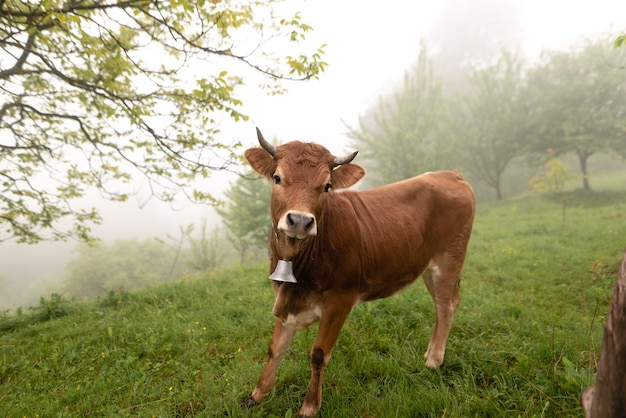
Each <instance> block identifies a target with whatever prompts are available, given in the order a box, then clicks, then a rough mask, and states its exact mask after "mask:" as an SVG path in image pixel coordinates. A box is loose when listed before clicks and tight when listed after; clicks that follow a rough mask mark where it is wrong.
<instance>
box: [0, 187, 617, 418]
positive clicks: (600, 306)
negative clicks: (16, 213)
mask: <svg viewBox="0 0 626 418" xmlns="http://www.w3.org/2000/svg"><path fill="white" fill-rule="evenodd" d="M582 197H583V195H582V194H581V195H580V196H578V195H573V196H572V197H571V199H572V201H574V203H575V204H574V205H573V206H572V208H571V211H570V214H569V216H570V219H571V221H572V222H571V223H570V224H569V225H563V224H562V223H561V222H560V219H559V217H558V216H553V215H552V214H553V213H554V208H555V207H558V203H555V202H553V201H551V200H549V199H542V198H540V197H537V196H533V197H529V198H525V199H515V200H510V201H500V202H496V203H495V204H490V205H479V206H478V207H477V216H476V222H475V229H474V234H473V236H472V240H471V241H470V248H469V252H468V259H467V262H466V267H465V270H464V274H463V279H462V302H461V305H460V307H459V310H458V312H457V315H456V318H455V322H454V324H453V327H452V331H451V334H450V338H449V340H448V348H447V353H446V362H445V364H444V366H443V367H442V369H441V370H440V371H438V372H432V371H431V370H427V369H426V368H425V367H424V366H423V365H422V363H423V357H422V354H423V352H424V351H425V350H426V345H427V342H428V339H429V337H430V333H431V330H432V321H433V314H434V312H433V305H432V300H431V299H430V296H429V294H428V292H427V291H426V289H425V288H424V286H423V285H422V284H421V283H419V282H418V283H416V284H415V285H413V286H410V287H409V288H407V289H406V290H405V291H404V292H402V293H401V294H399V295H396V296H394V297H391V298H388V299H384V300H380V301H376V302H369V303H366V304H363V305H360V306H357V307H356V308H355V310H354V312H353V313H352V314H351V316H350V318H349V319H348V321H347V323H346V325H345V326H344V328H343V330H342V332H341V334H340V337H339V340H338V342H337V344H336V347H335V349H334V351H333V357H332V360H331V362H330V365H329V368H328V370H327V373H326V376H325V381H324V403H323V405H322V411H321V413H322V414H323V415H324V416H329V417H346V418H350V417H372V416H375V417H380V418H391V417H394V418H395V417H414V416H424V417H426V416H429V417H430V416H432V417H435V416H436V417H440V416H454V417H457V416H459V417H460V416H468V417H475V416H480V417H483V416H491V417H504V416H507V417H508V416H522V417H531V416H538V417H539V416H546V417H557V416H582V409H581V407H580V404H579V401H578V396H579V394H580V392H581V391H582V389H583V388H586V387H588V386H590V384H591V383H592V382H593V380H594V376H595V372H596V365H595V361H596V360H597V356H598V353H599V348H600V347H599V345H600V342H601V338H602V329H603V326H604V321H605V314H606V312H607V310H608V305H609V300H610V293H611V290H612V288H613V286H614V283H615V277H616V274H617V267H618V263H619V260H620V259H621V257H622V255H623V248H624V241H623V231H624V230H625V229H626V216H624V215H626V204H625V202H624V200H623V190H621V189H620V190H617V189H616V191H615V192H614V193H612V194H601V193H599V192H594V195H593V197H592V198H589V196H587V200H584V199H581V200H579V199H580V198H582ZM511 219H515V222H511ZM266 271H267V266H266V265H265V263H264V264H263V265H259V266H252V267H248V268H243V269H242V268H239V269H235V270H224V271H219V272H214V273H212V274H209V275H201V276H195V277H194V276H192V277H190V278H187V279H185V280H181V281H176V282H169V283H165V284H161V285H159V286H155V287H152V288H149V289H146V290H142V291H137V292H122V293H119V292H110V293H109V294H108V295H107V296H105V297H103V299H101V300H98V301H92V302H89V303H77V304H76V309H75V310H74V311H73V312H70V313H69V314H68V315H66V316H64V317H60V318H56V319H53V320H49V321H46V322H40V323H36V324H33V323H29V324H24V325H23V326H19V327H15V328H13V329H12V330H10V331H6V330H5V331H1V332H0V356H1V357H2V359H3V361H2V362H1V363H0V399H1V401H2V407H3V410H4V411H5V415H6V416H7V417H23V416H35V415H39V416H66V415H68V411H71V414H72V415H77V416H78V415H80V416H86V415H89V416H129V415H130V416H181V417H182V416H215V415H219V416H227V417H248V418H250V417H259V418H260V417H277V416H293V414H294V413H295V411H297V410H298V408H299V407H300V403H301V402H302V396H303V394H304V392H305V389H306V385H307V384H308V380H309V379H308V378H309V373H310V363H309V357H308V354H309V350H310V347H311V345H312V343H313V341H314V339H315V334H316V332H315V328H312V329H311V330H310V331H309V332H302V333H298V334H297V335H296V337H295V338H294V343H293V346H292V348H291V350H290V351H289V352H288V353H287V355H286V356H285V359H284V360H283V362H282V364H281V367H280V369H279V371H278V376H277V383H276V386H275V387H274V389H273V390H272V392H271V394H270V396H269V397H268V400H266V401H264V402H263V403H262V404H260V405H258V406H256V407H254V408H252V409H250V410H245V409H242V408H241V406H240V405H241V401H242V400H243V399H244V398H245V397H246V396H248V395H249V394H250V391H251V390H252V389H253V387H254V385H255V384H256V380H257V379H258V376H259V374H260V372H261V370H262V368H263V363H264V361H265V358H266V356H267V343H268V341H269V337H270V334H271V332H272V327H273V319H272V315H271V309H272V308H271V307H272V303H273V294H272V290H271V285H270V283H269V281H268V280H267V279H266ZM564 295H566V297H564ZM555 300H558V301H559V303H555ZM5 319H6V318H0V321H4V320H5Z"/></svg>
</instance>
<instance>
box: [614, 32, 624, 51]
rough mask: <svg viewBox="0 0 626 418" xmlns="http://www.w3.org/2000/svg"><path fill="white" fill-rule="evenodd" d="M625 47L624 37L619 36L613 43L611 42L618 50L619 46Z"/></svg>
mask: <svg viewBox="0 0 626 418" xmlns="http://www.w3.org/2000/svg"><path fill="white" fill-rule="evenodd" d="M623 45H626V35H620V36H618V37H617V38H615V42H613V47H615V48H619V47H620V46H623Z"/></svg>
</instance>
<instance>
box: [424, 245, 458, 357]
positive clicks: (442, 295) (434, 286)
mask: <svg viewBox="0 0 626 418" xmlns="http://www.w3.org/2000/svg"><path fill="white" fill-rule="evenodd" d="M437 261H438V262H437ZM437 261H435V262H431V264H430V265H429V266H428V268H427V269H426V271H425V272H424V273H423V274H422V277H423V278H424V283H426V287H427V288H428V291H429V292H430V295H431V296H432V298H433V301H434V302H435V326H434V328H433V334H432V336H431V338H430V341H429V343H428V349H427V350H426V353H425V354H424V358H425V359H426V367H428V368H431V369H435V368H437V367H439V366H441V364H442V363H443V357H444V354H445V351H446V342H447V340H448V334H449V333H450V328H451V326H452V319H453V318H454V313H455V312H456V308H457V307H458V306H459V303H460V301H461V298H460V295H459V285H460V277H461V267H462V266H463V262H462V261H461V262H460V263H458V260H457V262H453V260H449V259H448V257H445V256H444V257H443V259H442V260H437ZM435 263H436V264H435Z"/></svg>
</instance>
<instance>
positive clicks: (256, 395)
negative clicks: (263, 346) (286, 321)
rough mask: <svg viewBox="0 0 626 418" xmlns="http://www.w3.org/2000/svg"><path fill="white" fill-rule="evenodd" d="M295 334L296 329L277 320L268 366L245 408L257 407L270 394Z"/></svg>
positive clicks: (269, 351)
mask: <svg viewBox="0 0 626 418" xmlns="http://www.w3.org/2000/svg"><path fill="white" fill-rule="evenodd" d="M295 332H296V331H295V329H294V328H292V327H289V326H285V325H283V323H282V321H281V320H279V319H277V320H276V324H275V325H274V332H273V333H272V340H271V341H270V347H269V350H268V360H267V364H266V365H265V369H263V373H262V374H261V377H260V378H259V382H258V383H257V385H256V388H254V390H253V391H252V394H251V395H250V396H249V397H248V399H246V400H245V406H247V407H251V406H254V405H256V404H257V403H259V402H261V401H262V400H263V398H265V397H266V396H267V394H268V393H269V392H270V390H271V389H272V385H273V384H274V379H276V371H277V370H278V365H279V364H280V361H281V360H282V358H283V357H284V356H285V353H286V352H287V349H288V348H289V346H290V345H291V341H292V340H293V336H294V334H295Z"/></svg>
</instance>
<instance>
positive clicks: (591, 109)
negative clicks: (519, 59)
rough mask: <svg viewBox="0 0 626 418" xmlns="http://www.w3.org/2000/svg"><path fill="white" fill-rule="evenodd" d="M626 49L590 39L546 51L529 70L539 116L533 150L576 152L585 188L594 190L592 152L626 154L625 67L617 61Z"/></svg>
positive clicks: (536, 119)
mask: <svg viewBox="0 0 626 418" xmlns="http://www.w3.org/2000/svg"><path fill="white" fill-rule="evenodd" d="M609 52H611V53H613V54H615V55H613V56H610V55H608V54H609ZM624 52H626V51H623V50H619V51H618V50H612V51H609V50H607V45H606V42H604V41H595V42H593V41H589V40H588V41H587V42H585V44H584V45H582V46H581V47H579V48H575V49H572V50H570V51H564V52H563V51H558V52H557V51H555V52H551V53H547V54H546V55H545V59H544V62H543V63H542V64H541V65H540V66H538V67H537V68H535V69H533V70H532V71H531V72H530V73H529V86H530V88H531V91H532V97H533V106H532V107H533V109H534V111H533V114H534V115H535V116H534V117H533V120H534V128H533V129H534V134H533V135H532V137H531V138H532V139H533V140H532V141H531V142H530V143H529V146H530V149H529V151H530V152H534V153H535V154H544V153H545V150H546V149H548V148H550V149H553V150H554V151H555V152H556V155H561V154H565V153H569V152H572V153H574V154H576V156H577V157H578V161H579V165H580V172H581V174H582V181H583V188H584V189H585V190H590V189H591V185H590V183H589V172H588V170H587V164H588V161H589V158H590V157H591V156H592V155H594V154H596V153H599V152H615V153H621V154H622V155H624V156H626V147H625V146H624V142H625V141H626V130H625V129H624V117H625V116H626V84H624V71H623V70H622V69H620V68H619V66H618V65H615V64H614V61H617V59H624V57H626V54H625V53H624ZM609 58H611V59H609Z"/></svg>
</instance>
